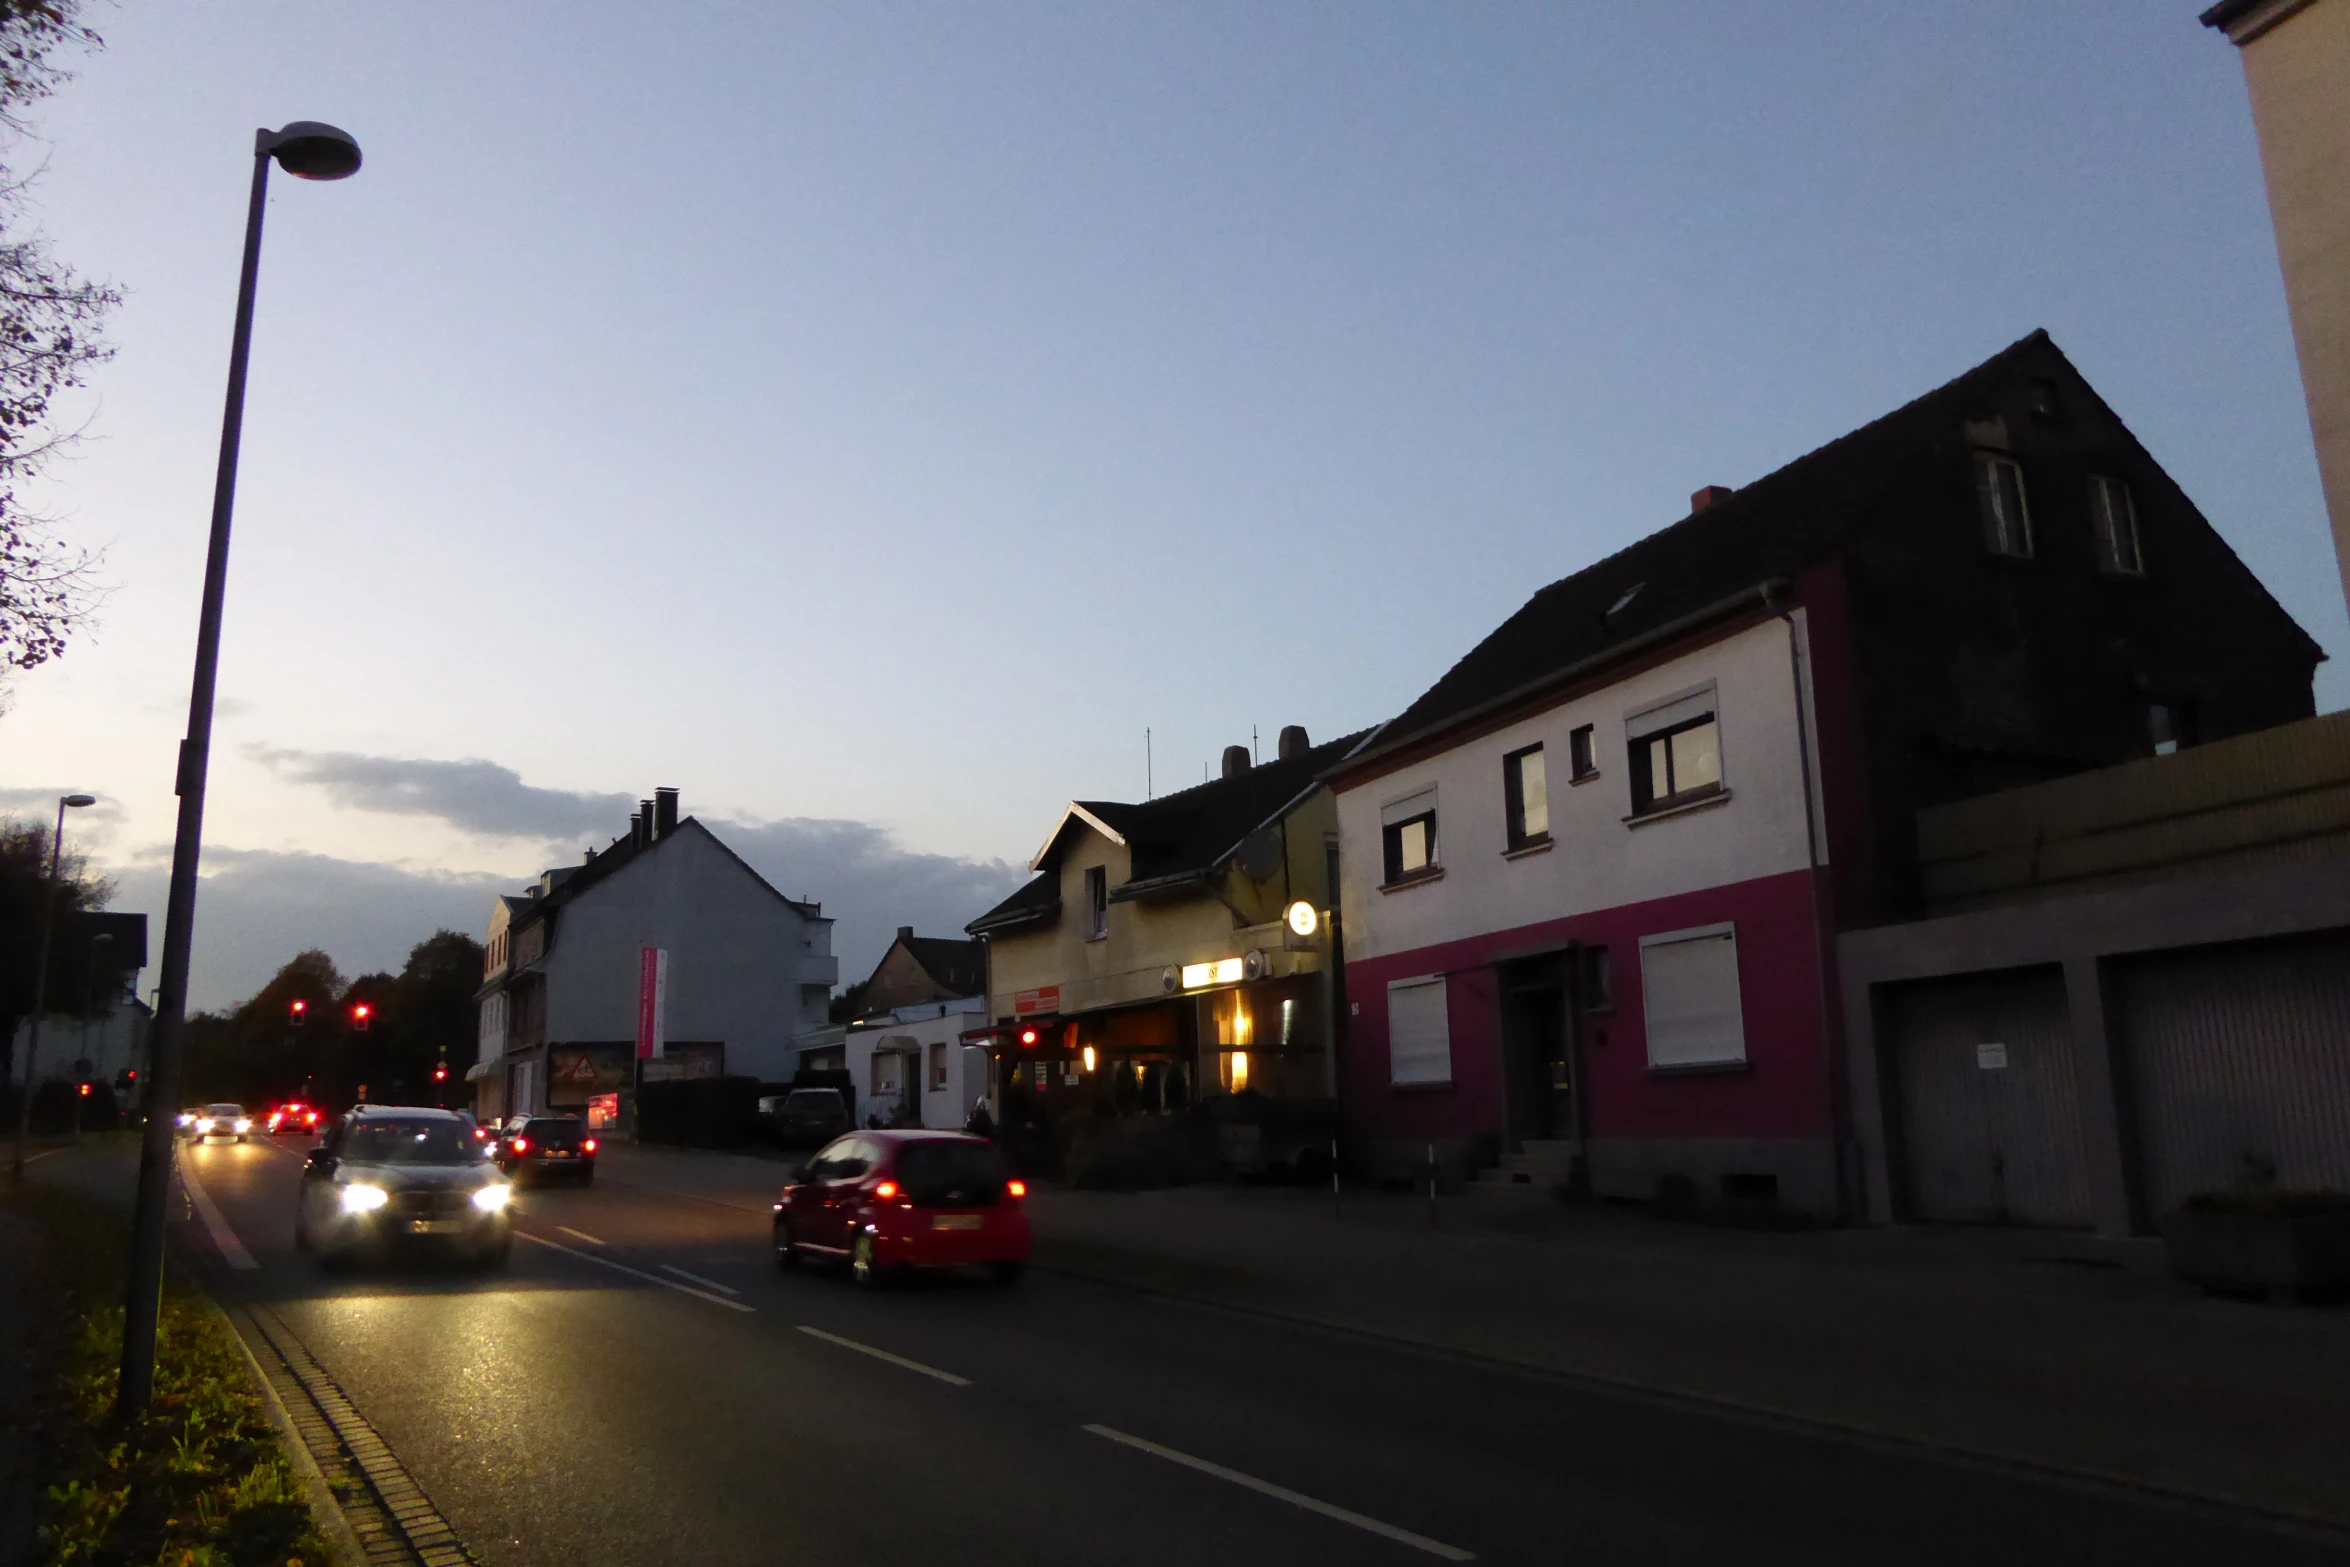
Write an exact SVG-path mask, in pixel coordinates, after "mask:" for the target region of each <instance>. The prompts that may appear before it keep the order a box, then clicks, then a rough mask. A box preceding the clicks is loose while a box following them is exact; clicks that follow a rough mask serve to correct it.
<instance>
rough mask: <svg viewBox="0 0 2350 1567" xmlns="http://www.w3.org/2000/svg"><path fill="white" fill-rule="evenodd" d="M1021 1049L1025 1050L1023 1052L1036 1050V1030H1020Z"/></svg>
mask: <svg viewBox="0 0 2350 1567" xmlns="http://www.w3.org/2000/svg"><path fill="white" fill-rule="evenodd" d="M1020 1048H1021V1049H1023V1050H1033V1049H1035V1048H1036V1030H1035V1029H1033V1028H1024V1029H1022V1030H1020Z"/></svg>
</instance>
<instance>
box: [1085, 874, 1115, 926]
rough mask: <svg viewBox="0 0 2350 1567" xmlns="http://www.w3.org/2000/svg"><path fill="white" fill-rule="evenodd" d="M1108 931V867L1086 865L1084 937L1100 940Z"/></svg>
mask: <svg viewBox="0 0 2350 1567" xmlns="http://www.w3.org/2000/svg"><path fill="white" fill-rule="evenodd" d="M1109 933H1110V868H1109V867H1108V866H1106V865H1093V866H1088V867H1087V868H1086V872H1085V939H1086V940H1087V941H1100V940H1101V939H1102V938H1103V937H1105V936H1107V935H1109Z"/></svg>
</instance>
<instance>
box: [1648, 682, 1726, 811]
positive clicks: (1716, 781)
mask: <svg viewBox="0 0 2350 1567" xmlns="http://www.w3.org/2000/svg"><path fill="white" fill-rule="evenodd" d="M1625 727H1626V729H1627V730H1628V731H1629V736H1630V755H1631V763H1632V814H1633V815H1634V816H1646V815H1649V814H1651V813H1652V812H1656V811H1662V810H1666V809H1669V808H1670V807H1672V806H1676V805H1686V804H1688V803H1689V802H1691V801H1693V800H1702V799H1705V798H1707V797H1708V796H1711V795H1717V794H1720V793H1721V792H1722V738H1721V728H1720V726H1719V725H1718V724H1717V723H1716V722H1715V715H1714V692H1713V688H1712V687H1710V686H1709V687H1707V688H1706V689H1705V690H1702V691H1698V692H1695V693H1693V694H1691V695H1689V696H1685V697H1681V698H1678V699H1676V700H1674V701H1671V702H1667V703H1665V704H1664V705H1662V706H1661V707H1653V708H1650V709H1649V710H1648V711H1647V712H1645V713H1637V714H1634V715H1633V716H1632V717H1631V718H1630V719H1629V720H1627V721H1626V725H1625Z"/></svg>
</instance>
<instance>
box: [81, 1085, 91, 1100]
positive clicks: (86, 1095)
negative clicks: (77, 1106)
mask: <svg viewBox="0 0 2350 1567" xmlns="http://www.w3.org/2000/svg"><path fill="white" fill-rule="evenodd" d="M82 1097H83V1098H84V1099H87V1098H89V1097H90V1085H89V1084H87V1083H84V1084H82Z"/></svg>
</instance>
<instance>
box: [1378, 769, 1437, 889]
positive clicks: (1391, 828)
mask: <svg viewBox="0 0 2350 1567" xmlns="http://www.w3.org/2000/svg"><path fill="white" fill-rule="evenodd" d="M1379 836H1380V839H1381V847H1382V848H1383V850H1384V851H1385V856H1386V867H1385V868H1386V876H1387V882H1386V884H1387V885H1388V886H1390V887H1392V886H1395V885H1396V884H1397V883H1399V882H1408V881H1417V880H1420V879H1421V878H1423V877H1427V876H1433V875H1435V874H1436V872H1437V862H1436V791H1435V790H1433V789H1423V790H1421V791H1420V792H1419V793H1418V794H1415V795H1412V796H1410V797H1409V798H1407V799H1402V800H1397V801H1394V802H1393V803H1392V804H1389V805H1386V806H1383V807H1381V808H1380V812H1379Z"/></svg>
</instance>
